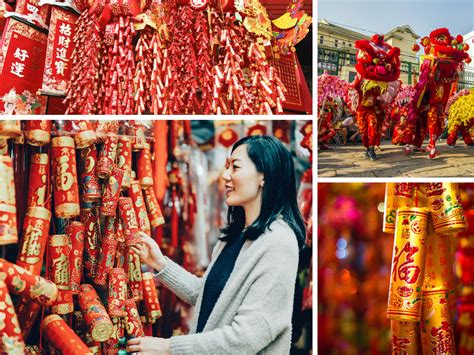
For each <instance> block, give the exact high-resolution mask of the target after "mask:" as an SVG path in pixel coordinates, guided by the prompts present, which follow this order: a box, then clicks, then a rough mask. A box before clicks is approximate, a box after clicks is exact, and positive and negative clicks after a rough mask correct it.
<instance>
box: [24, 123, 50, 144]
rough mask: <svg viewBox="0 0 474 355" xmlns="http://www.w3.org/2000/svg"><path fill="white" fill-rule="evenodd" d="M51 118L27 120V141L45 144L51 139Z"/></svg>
mask: <svg viewBox="0 0 474 355" xmlns="http://www.w3.org/2000/svg"><path fill="white" fill-rule="evenodd" d="M52 122H53V121H51V120H27V121H26V122H25V138H26V142H27V143H28V144H30V145H34V146H43V145H46V144H48V143H49V142H50V141H51V123H52Z"/></svg>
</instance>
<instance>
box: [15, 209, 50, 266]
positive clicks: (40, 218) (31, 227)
mask: <svg viewBox="0 0 474 355" xmlns="http://www.w3.org/2000/svg"><path fill="white" fill-rule="evenodd" d="M50 222H51V212H50V211H49V210H47V209H46V208H43V207H30V208H28V211H27V212H26V217H25V220H24V221H23V238H22V241H21V247H20V251H19V253H18V257H17V261H16V263H17V264H18V265H19V266H21V267H23V268H24V269H26V270H28V271H29V272H31V273H32V274H33V275H39V274H41V267H42V266H43V257H44V251H45V250H46V243H47V242H48V236H49V224H50Z"/></svg>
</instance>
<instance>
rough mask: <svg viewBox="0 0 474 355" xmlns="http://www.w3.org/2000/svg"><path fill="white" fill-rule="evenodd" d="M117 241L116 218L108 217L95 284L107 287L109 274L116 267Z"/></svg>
mask: <svg viewBox="0 0 474 355" xmlns="http://www.w3.org/2000/svg"><path fill="white" fill-rule="evenodd" d="M116 250H117V239H116V235H115V218H114V217H108V218H107V221H106V224H105V234H104V237H103V238H102V245H101V252H100V256H99V260H98V264H97V272H96V275H95V278H94V283H95V284H97V285H102V286H105V285H106V284H107V274H108V272H109V270H111V269H112V268H113V267H114V262H115V253H116Z"/></svg>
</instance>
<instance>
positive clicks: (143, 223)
mask: <svg viewBox="0 0 474 355" xmlns="http://www.w3.org/2000/svg"><path fill="white" fill-rule="evenodd" d="M128 194H129V196H130V198H131V199H132V203H133V209H134V210H135V215H136V217H137V222H138V229H139V230H140V231H142V232H145V233H146V234H148V235H150V234H151V227H150V220H149V219H148V214H147V210H146V206H145V200H144V199H143V194H142V188H141V185H140V182H139V181H138V180H132V182H131V184H130V188H129V189H128Z"/></svg>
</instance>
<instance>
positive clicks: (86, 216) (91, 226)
mask: <svg viewBox="0 0 474 355" xmlns="http://www.w3.org/2000/svg"><path fill="white" fill-rule="evenodd" d="M81 222H82V223H84V227H85V230H84V270H85V273H86V275H87V276H88V277H90V278H94V277H95V273H96V270H97V263H98V259H99V253H100V248H99V247H100V227H99V211H98V207H94V208H92V209H91V210H88V211H86V210H82V213H81Z"/></svg>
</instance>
